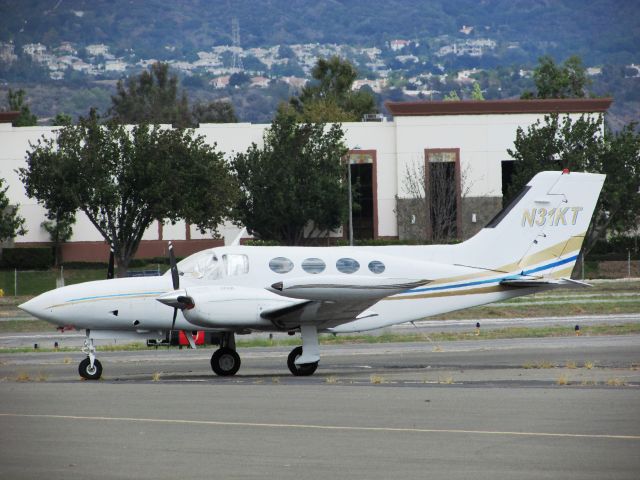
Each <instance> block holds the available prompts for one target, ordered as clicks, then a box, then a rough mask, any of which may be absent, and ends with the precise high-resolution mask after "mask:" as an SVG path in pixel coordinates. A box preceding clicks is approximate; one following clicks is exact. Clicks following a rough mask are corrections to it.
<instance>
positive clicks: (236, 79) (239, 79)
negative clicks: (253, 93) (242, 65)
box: [229, 72, 251, 87]
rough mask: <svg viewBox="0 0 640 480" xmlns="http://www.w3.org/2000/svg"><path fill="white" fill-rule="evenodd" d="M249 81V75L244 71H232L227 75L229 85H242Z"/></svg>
mask: <svg viewBox="0 0 640 480" xmlns="http://www.w3.org/2000/svg"><path fill="white" fill-rule="evenodd" d="M249 83H251V77H250V76H249V75H247V74H246V73H244V72H238V73H233V74H232V75H231V76H230V77H229V86H230V87H243V86H245V85H248V84H249Z"/></svg>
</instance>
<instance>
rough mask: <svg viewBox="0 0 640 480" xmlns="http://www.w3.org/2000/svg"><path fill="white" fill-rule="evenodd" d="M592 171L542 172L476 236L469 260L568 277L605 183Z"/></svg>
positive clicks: (468, 247) (466, 246)
mask: <svg viewBox="0 0 640 480" xmlns="http://www.w3.org/2000/svg"><path fill="white" fill-rule="evenodd" d="M604 178H605V176H604V175H600V174H593V173H569V172H567V171H564V172H541V173H539V174H537V175H536V176H535V177H533V179H532V180H531V181H530V182H529V183H528V184H527V186H526V187H525V188H524V190H523V191H522V192H521V193H520V195H519V196H518V197H517V198H516V199H514V201H513V202H511V204H510V205H509V206H507V207H506V208H505V209H503V210H502V211H501V212H500V213H499V214H498V215H497V216H496V217H495V218H494V219H493V220H492V221H491V222H489V224H488V225H487V226H486V227H485V228H484V229H482V230H481V231H480V232H478V234H477V235H476V236H474V237H473V238H471V239H469V240H467V241H466V242H464V244H463V245H464V251H465V257H467V255H468V257H467V261H466V262H465V263H467V264H469V265H473V266H478V267H482V268H487V269H492V270H498V271H503V272H514V273H519V274H522V275H531V276H536V277H540V276H544V277H552V278H560V277H569V276H570V275H571V271H572V270H573V267H574V265H575V262H576V259H577V257H578V254H579V252H580V248H581V247H582V242H583V240H584V237H585V235H586V232H587V229H588V228H589V223H590V222H591V217H592V216H593V212H594V210H595V207H596V203H597V202H598V196H599V195H600V191H601V190H602V185H603V183H604Z"/></svg>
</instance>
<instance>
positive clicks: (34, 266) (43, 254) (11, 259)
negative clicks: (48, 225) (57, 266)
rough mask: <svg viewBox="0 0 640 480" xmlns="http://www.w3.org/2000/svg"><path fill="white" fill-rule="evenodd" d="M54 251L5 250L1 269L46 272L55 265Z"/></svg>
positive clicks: (43, 249)
mask: <svg viewBox="0 0 640 480" xmlns="http://www.w3.org/2000/svg"><path fill="white" fill-rule="evenodd" d="M53 260H54V259H53V249H52V248H50V247H38V248H3V249H2V258H0V268H18V269H20V270H46V269H48V268H49V267H51V266H52V265H53Z"/></svg>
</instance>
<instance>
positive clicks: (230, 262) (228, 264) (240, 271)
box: [222, 254, 249, 277]
mask: <svg viewBox="0 0 640 480" xmlns="http://www.w3.org/2000/svg"><path fill="white" fill-rule="evenodd" d="M222 260H223V261H224V266H225V273H226V274H227V277H235V276H237V275H244V274H245V273H249V257H247V256H246V255H241V254H226V255H223V256H222Z"/></svg>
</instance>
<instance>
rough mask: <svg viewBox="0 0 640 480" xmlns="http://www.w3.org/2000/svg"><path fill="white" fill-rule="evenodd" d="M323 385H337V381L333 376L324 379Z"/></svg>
mask: <svg viewBox="0 0 640 480" xmlns="http://www.w3.org/2000/svg"><path fill="white" fill-rule="evenodd" d="M324 383H329V384H331V385H333V384H335V383H338V379H337V378H336V377H334V376H333V375H331V376H329V377H327V378H325V379H324Z"/></svg>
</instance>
